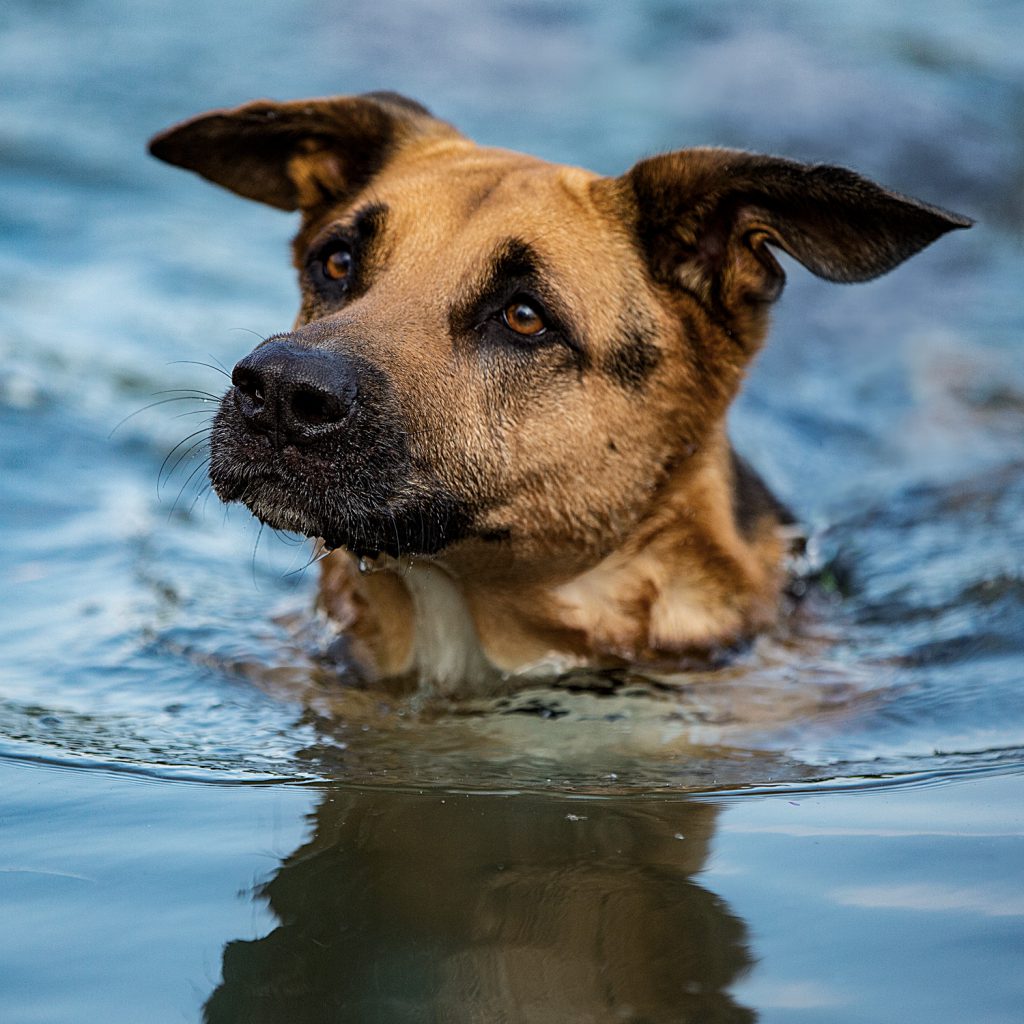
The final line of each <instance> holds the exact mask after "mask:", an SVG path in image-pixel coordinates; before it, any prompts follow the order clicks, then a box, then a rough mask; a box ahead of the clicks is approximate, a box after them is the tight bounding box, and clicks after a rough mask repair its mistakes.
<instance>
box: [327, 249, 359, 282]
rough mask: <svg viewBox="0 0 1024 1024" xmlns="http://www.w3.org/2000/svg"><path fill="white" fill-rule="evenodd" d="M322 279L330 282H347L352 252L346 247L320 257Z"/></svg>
mask: <svg viewBox="0 0 1024 1024" xmlns="http://www.w3.org/2000/svg"><path fill="white" fill-rule="evenodd" d="M320 265H321V266H322V268H323V272H324V277H326V278H329V279H330V280H331V281H347V280H348V278H349V277H350V276H351V274H352V252H351V250H350V249H348V247H343V248H340V249H334V250H332V251H331V252H329V253H327V254H325V255H324V256H322V257H321V260H320Z"/></svg>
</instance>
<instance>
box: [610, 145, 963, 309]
mask: <svg viewBox="0 0 1024 1024" xmlns="http://www.w3.org/2000/svg"><path fill="white" fill-rule="evenodd" d="M615 187H616V189H617V191H618V193H619V195H620V196H624V198H625V199H626V202H627V204H628V205H630V206H632V207H633V209H632V215H633V216H634V218H635V229H636V232H637V235H638V238H639V240H640V243H641V245H642V247H643V249H644V250H645V253H646V255H647V259H648V262H649V264H650V266H651V269H652V272H653V274H654V276H655V278H656V279H658V280H660V281H661V282H662V283H664V284H668V285H675V286H681V287H684V288H687V289H689V290H690V291H692V292H694V293H696V294H697V295H698V297H700V298H701V299H702V300H704V301H705V302H707V303H708V304H709V305H711V306H714V307H717V309H718V310H719V311H723V310H724V311H736V310H738V309H739V308H740V306H741V305H742V304H748V305H749V304H752V303H753V304H763V303H765V302H770V301H772V300H773V299H775V298H777V297H778V295H779V293H780V292H781V290H782V286H783V284H784V282H785V275H784V274H783V271H782V268H781V267H780V266H779V264H778V262H777V261H776V259H775V257H774V256H773V255H772V254H771V252H770V251H769V249H768V248H767V246H768V245H777V246H778V247H779V248H780V249H782V250H784V251H785V252H787V253H789V255H790V256H792V257H794V258H795V259H797V260H799V262H800V263H802V264H803V265H804V266H805V267H806V268H807V269H808V270H810V271H811V272H812V273H814V274H817V275H818V276H819V277H823V278H825V279H826V280H829V281H842V282H853V281H867V280H870V279H871V278H873V277H878V276H879V275H880V274H884V273H886V272H887V271H889V270H892V269H893V267H895V266H897V265H898V264H899V263H902V262H903V260H905V259H907V258H908V257H909V256H912V255H913V254H914V253H916V252H918V251H919V250H920V249H923V248H924V247H925V246H926V245H928V244H929V243H930V242H932V241H934V240H935V239H936V238H938V237H939V236H940V235H942V234H944V233H945V232H947V231H950V230H951V229H953V228H966V227H970V225H971V223H972V222H971V221H970V220H969V219H967V218H966V217H960V216H958V215H957V214H955V213H950V212H948V211H946V210H942V209H940V208H939V207H936V206H930V205H928V204H927V203H922V202H919V201H918V200H916V199H911V198H910V197H908V196H904V195H900V194H899V193H897V192H890V191H887V190H886V189H884V188H881V187H880V186H879V185H876V184H875V183H874V182H872V181H869V180H868V179H866V178H862V177H861V176H860V175H858V174H854V173H853V172H852V171H848V170H845V169H844V168H842V167H830V166H824V165H818V166H812V165H807V164H800V163H794V162H793V161H790V160H781V159H778V158H775V157H768V156H758V155H755V154H752V153H743V152H738V151H734V150H727V149H688V150H680V151H678V152H675V153H666V154H664V155H663V156H656V157H652V158H651V159H648V160H642V161H641V162H640V163H638V164H637V165H636V166H635V167H633V169H632V170H630V171H629V172H628V173H627V174H625V175H623V176H622V177H621V178H618V179H615Z"/></svg>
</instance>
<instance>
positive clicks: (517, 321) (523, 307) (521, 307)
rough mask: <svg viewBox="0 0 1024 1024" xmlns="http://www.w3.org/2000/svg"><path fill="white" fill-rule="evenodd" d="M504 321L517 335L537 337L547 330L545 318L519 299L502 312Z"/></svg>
mask: <svg viewBox="0 0 1024 1024" xmlns="http://www.w3.org/2000/svg"><path fill="white" fill-rule="evenodd" d="M501 316H502V319H503V320H504V321H505V323H506V325H507V326H509V327H511V328H512V330H513V331H515V332H516V334H524V335H527V336H528V337H529V336H536V335H538V334H543V333H544V331H545V330H546V329H547V324H545V323H544V318H543V317H542V316H541V315H540V313H538V312H537V310H535V309H534V308H533V306H531V305H530V304H529V303H528V302H526V301H524V300H522V299H518V300H516V301H514V302H510V303H509V304H508V305H507V306H506V307H505V309H504V310H503V311H502V314H501Z"/></svg>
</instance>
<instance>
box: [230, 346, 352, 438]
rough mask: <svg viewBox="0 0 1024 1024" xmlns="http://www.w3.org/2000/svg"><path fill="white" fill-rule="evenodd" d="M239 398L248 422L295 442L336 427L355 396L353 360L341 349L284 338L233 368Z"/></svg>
mask: <svg viewBox="0 0 1024 1024" xmlns="http://www.w3.org/2000/svg"><path fill="white" fill-rule="evenodd" d="M231 383H232V384H234V385H235V392H234V394H235V403H236V405H237V406H238V410H239V412H241V414H242V416H243V417H245V420H246V422H247V423H248V424H249V425H250V426H252V427H253V428H255V429H256V430H259V431H262V432H263V433H266V434H273V435H276V436H277V437H279V438H282V439H284V440H288V441H292V442H295V443H299V444H301V443H303V442H308V441H315V440H316V439H317V438H320V437H323V436H324V435H325V434H329V433H330V432H331V431H333V430H334V429H336V428H337V427H338V426H339V425H340V424H341V423H342V422H343V421H344V419H345V417H346V416H348V413H349V410H350V409H351V408H352V404H353V402H355V399H356V390H357V389H356V377H355V372H354V370H353V368H352V366H351V364H350V363H349V362H348V361H347V360H346V359H345V358H344V356H340V355H338V354H336V353H331V352H325V351H323V350H322V349H315V348H305V347H303V346H301V345H297V344H295V342H293V341H289V340H288V339H286V338H284V339H281V340H275V341H269V342H267V343H266V344H264V345H260V347H259V348H257V349H255V350H254V351H253V352H250V353H249V355H247V356H246V357H245V358H244V359H243V360H242V361H241V362H240V363H238V365H237V366H236V367H235V368H234V370H233V371H232V374H231Z"/></svg>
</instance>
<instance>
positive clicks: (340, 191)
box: [149, 92, 458, 210]
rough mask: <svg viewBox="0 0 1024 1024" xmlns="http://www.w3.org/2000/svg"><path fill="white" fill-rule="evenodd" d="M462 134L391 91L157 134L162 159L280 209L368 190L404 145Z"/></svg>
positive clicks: (257, 108) (268, 108)
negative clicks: (418, 140)
mask: <svg viewBox="0 0 1024 1024" xmlns="http://www.w3.org/2000/svg"><path fill="white" fill-rule="evenodd" d="M429 135H433V136H438V137H443V136H446V135H448V136H452V137H457V136H458V132H456V131H455V129H454V128H453V127H452V126H451V125H449V124H447V123H446V122H444V121H440V120H438V119H437V118H435V117H433V116H432V115H431V113H430V111H429V110H427V109H426V108H425V107H422V106H420V104H418V103H416V102H414V101H413V100H409V99H406V98H405V97H404V96H399V95H398V94H397V93H391V92H374V93H365V94H363V95H361V96H336V97H332V98H330V99H313V100H294V101H291V102H288V103H275V102H273V101H270V100H257V101H255V102H253V103H246V104H244V105H243V106H240V107H235V108H234V109H232V110H213V111H210V113H208V114H200V115H199V116H198V117H194V118H192V119H191V120H189V121H184V122H182V123H181V124H178V125H175V126H174V127H172V128H168V129H167V130H166V131H164V132H161V133H160V134H159V135H156V136H154V137H153V138H152V139H151V140H150V143H149V151H150V153H152V154H153V156H155V157H158V158H159V159H160V160H165V161H166V162H167V163H169V164H176V165H177V166H178V167H185V168H187V169H188V170H190V171H195V172H196V173H197V174H201V175H202V176H203V177H204V178H209V180H210V181H213V182H216V183H217V184H218V185H223V186H224V188H229V189H231V191H232V192H237V193H238V194H239V195H242V196H245V197H246V198H248V199H255V200H257V201H258V202H261V203H268V204H269V205H270V206H276V207H277V208H278V209H280V210H295V209H298V208H299V207H303V208H308V207H311V206H315V205H317V203H319V202H323V201H324V200H325V199H330V198H335V199H341V198H344V196H345V195H350V194H353V193H354V192H356V191H358V190H359V189H360V188H361V187H362V186H363V185H365V184H366V183H367V182H368V181H369V180H370V179H371V178H372V177H373V176H374V175H375V174H376V173H377V172H378V171H379V170H380V169H381V168H382V167H383V166H384V164H385V163H387V161H388V159H389V158H390V157H391V155H392V154H393V153H394V152H395V151H396V150H397V149H398V148H399V147H400V146H402V145H404V144H406V143H407V142H409V141H410V140H412V139H413V138H416V137H418V136H429Z"/></svg>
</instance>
